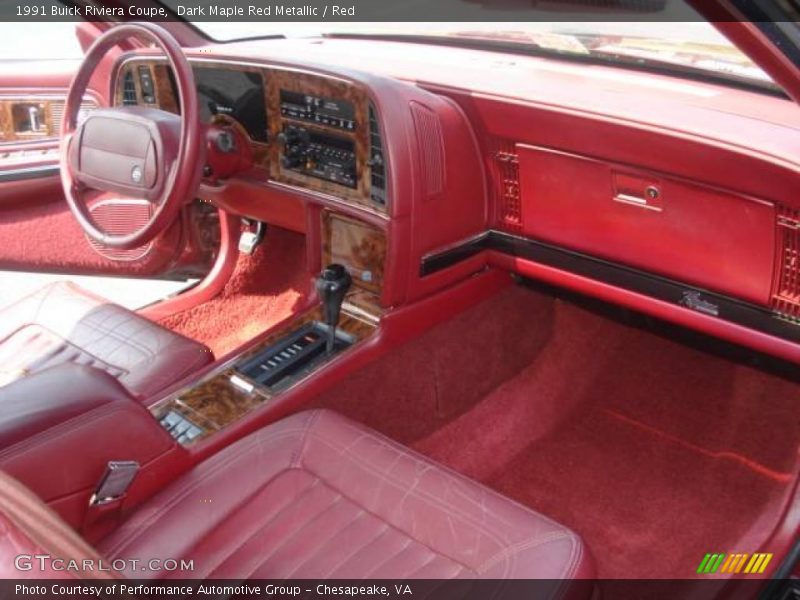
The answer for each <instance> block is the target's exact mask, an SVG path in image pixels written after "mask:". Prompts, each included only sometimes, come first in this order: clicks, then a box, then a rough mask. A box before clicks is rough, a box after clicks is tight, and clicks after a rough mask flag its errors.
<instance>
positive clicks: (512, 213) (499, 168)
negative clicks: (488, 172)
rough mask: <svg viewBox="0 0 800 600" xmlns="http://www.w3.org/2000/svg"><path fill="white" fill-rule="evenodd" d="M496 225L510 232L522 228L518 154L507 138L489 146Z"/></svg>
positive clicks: (495, 141)
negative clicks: (493, 183) (493, 184)
mask: <svg viewBox="0 0 800 600" xmlns="http://www.w3.org/2000/svg"><path fill="white" fill-rule="evenodd" d="M491 156H492V159H493V161H492V168H493V171H494V173H493V179H494V181H495V202H496V206H497V221H498V223H497V226H498V227H499V228H500V229H503V230H505V231H509V232H512V233H518V232H519V231H521V230H522V205H521V203H520V196H519V155H517V150H516V148H515V147H514V143H513V142H511V141H509V140H504V139H498V140H494V141H493V143H492V148H491Z"/></svg>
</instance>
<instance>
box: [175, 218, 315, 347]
mask: <svg viewBox="0 0 800 600" xmlns="http://www.w3.org/2000/svg"><path fill="white" fill-rule="evenodd" d="M308 281H309V279H308V274H307V272H306V263H305V238H304V236H302V235H300V234H298V233H294V232H291V231H287V230H285V229H279V228H277V227H271V228H270V229H269V231H268V233H267V236H266V238H265V240H264V243H262V244H261V245H260V246H258V247H257V248H256V250H255V252H254V253H253V254H252V255H247V254H242V255H240V257H239V261H238V263H237V265H236V270H235V271H234V274H233V276H232V277H231V279H230V281H228V284H227V285H226V286H225V289H224V290H223V291H222V293H221V294H220V295H219V296H217V297H216V298H214V299H212V300H210V301H209V302H206V303H204V304H201V305H200V306H196V307H194V308H191V309H189V310H186V311H183V312H180V313H176V314H174V315H170V316H169V317H167V318H165V319H163V320H162V321H161V324H162V325H164V326H165V327H167V328H169V329H172V330H173V331H176V332H178V333H181V334H183V335H185V336H187V337H190V338H192V339H195V340H197V341H199V342H202V343H204V344H206V345H207V346H208V347H209V348H211V350H212V352H214V355H215V356H217V357H221V356H223V355H225V354H227V353H228V352H230V351H231V350H233V349H235V348H236V347H237V346H240V345H241V344H243V343H244V342H247V341H248V340H251V339H252V338H253V337H255V336H256V335H258V334H259V333H261V332H263V331H265V330H266V329H268V328H269V327H271V326H272V325H274V324H276V323H278V322H279V321H281V320H283V319H285V318H286V317H288V316H289V315H290V314H292V312H293V311H294V310H295V309H296V308H297V306H298V305H299V304H301V303H302V301H303V298H304V297H305V295H306V293H307V291H308Z"/></svg>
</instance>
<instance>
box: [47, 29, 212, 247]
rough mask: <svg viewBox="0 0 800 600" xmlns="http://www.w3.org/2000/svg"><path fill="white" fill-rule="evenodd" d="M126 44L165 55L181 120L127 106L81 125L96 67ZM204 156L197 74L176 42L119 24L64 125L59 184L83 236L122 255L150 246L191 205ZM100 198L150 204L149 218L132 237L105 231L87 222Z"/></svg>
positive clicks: (92, 53)
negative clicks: (150, 46)
mask: <svg viewBox="0 0 800 600" xmlns="http://www.w3.org/2000/svg"><path fill="white" fill-rule="evenodd" d="M130 37H139V38H145V39H147V40H149V41H152V42H154V43H155V44H156V45H157V46H158V47H159V48H160V49H161V50H162V51H163V52H164V54H165V55H166V57H167V60H168V62H169V65H170V67H171V68H172V72H173V73H174V75H175V83H176V87H177V88H178V99H179V101H180V107H181V114H180V116H178V115H175V114H172V113H168V112H166V111H163V110H158V109H154V108H145V107H141V106H125V107H117V108H103V109H97V110H94V111H92V112H91V113H89V116H88V117H87V118H86V119H85V120H84V121H83V123H81V124H80V125H78V112H79V110H80V105H81V100H82V99H83V96H84V94H85V92H86V87H87V86H88V84H89V80H90V79H91V77H92V74H93V73H94V71H95V69H96V68H97V65H98V64H99V63H100V61H101V60H102V58H103V57H104V56H105V54H106V53H107V52H108V51H109V50H110V49H111V48H113V47H114V46H116V45H117V44H119V43H120V42H121V41H124V40H126V39H128V38H130ZM204 153H205V143H204V131H203V128H202V125H201V123H200V118H199V111H198V108H197V92H196V88H195V83H194V75H193V74H192V69H191V67H190V66H189V63H188V61H187V60H186V57H185V56H184V54H183V51H182V50H181V47H180V45H179V44H178V42H176V41H175V38H173V37H172V36H171V35H170V34H169V33H168V32H167V31H166V30H164V29H163V28H161V27H159V26H157V25H153V24H150V23H126V24H122V25H117V26H115V27H113V28H112V29H110V30H109V31H107V32H106V33H105V34H103V35H102V36H101V37H100V38H98V39H97V41H95V43H94V44H93V45H92V47H91V48H89V51H88V52H87V53H86V57H85V58H84V60H83V63H82V64H81V66H80V69H79V70H78V73H77V74H76V75H75V78H74V79H73V80H72V85H71V86H70V90H69V95H68V96H67V101H66V106H65V108H64V118H63V121H62V125H61V183H62V185H63V187H64V195H65V196H66V199H67V203H68V204H69V207H70V209H71V210H72V213H73V214H74V215H75V218H76V219H77V220H78V223H79V224H80V226H81V227H82V228H83V230H84V231H85V232H86V234H87V235H88V236H89V237H90V238H92V239H93V240H95V241H97V242H99V243H101V244H104V245H106V246H109V247H112V248H121V249H131V248H136V247H138V246H142V245H144V244H146V243H148V242H149V241H151V240H153V239H154V238H155V237H157V236H158V235H159V234H160V233H162V232H164V231H165V230H166V229H167V228H168V227H169V226H170V225H171V224H172V223H173V222H174V221H175V219H176V218H177V217H178V214H179V212H180V210H181V207H182V206H183V205H184V204H185V203H187V202H191V201H192V200H193V199H194V197H195V194H196V193H197V189H198V187H199V185H200V178H201V175H202V170H203V164H204ZM104 192H107V193H113V194H119V195H121V196H123V197H128V198H138V199H142V198H143V199H145V200H147V201H148V202H149V203H150V204H151V207H150V208H151V210H150V218H149V219H148V221H147V222H146V223H145V224H144V225H142V227H140V228H139V229H138V230H136V231H133V232H131V233H126V234H123V235H120V234H114V233H109V232H108V231H105V230H103V228H101V227H100V226H98V225H97V223H96V222H95V221H94V219H93V218H92V215H91V212H90V210H89V202H90V200H91V199H92V197H95V198H96V197H97V196H98V195H99V194H101V193H104Z"/></svg>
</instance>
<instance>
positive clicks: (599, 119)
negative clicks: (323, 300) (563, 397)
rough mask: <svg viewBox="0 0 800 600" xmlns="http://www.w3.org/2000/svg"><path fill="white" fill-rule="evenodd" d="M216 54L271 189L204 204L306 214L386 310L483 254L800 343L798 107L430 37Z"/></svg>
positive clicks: (233, 186)
mask: <svg viewBox="0 0 800 600" xmlns="http://www.w3.org/2000/svg"><path fill="white" fill-rule="evenodd" d="M217 51H218V49H214V48H202V49H198V50H196V51H193V52H194V54H193V55H192V56H190V57H189V59H190V63H191V64H192V65H193V67H194V68H195V76H196V80H197V88H198V94H199V98H200V100H201V104H202V105H203V110H204V118H205V119H207V120H208V121H209V122H211V123H230V124H232V125H234V126H236V127H238V128H241V131H242V132H243V134H244V135H245V136H246V138H247V143H248V145H249V147H250V149H251V152H252V156H253V170H254V173H255V174H254V176H253V177H251V178H250V179H252V180H254V181H256V183H257V184H258V185H257V186H256V187H257V189H256V187H253V186H250V187H246V186H245V185H244V184H242V183H241V181H237V182H233V181H232V182H230V183H229V184H228V185H227V188H226V190H225V195H224V197H223V194H218V195H216V196H214V195H213V194H212V195H210V196H209V197H208V200H209V201H211V202H213V203H214V204H216V205H217V206H220V207H222V208H225V209H226V210H230V211H231V212H233V213H234V214H239V215H243V216H251V217H254V216H256V215H255V213H256V212H257V211H260V210H261V209H263V208H264V207H267V206H269V207H270V211H271V212H270V213H269V215H268V216H269V217H271V218H272V219H270V218H265V219H263V220H265V221H268V222H271V223H274V224H277V225H279V226H282V221H281V220H276V219H279V218H280V217H282V216H283V215H284V213H285V212H286V211H287V210H291V208H290V207H292V206H295V205H300V206H301V209H302V211H304V212H303V214H302V217H299V218H302V219H305V220H306V221H305V222H306V223H307V225H308V226H307V228H306V229H305V230H304V231H305V232H306V233H307V235H308V237H309V240H310V242H311V243H312V244H315V245H316V246H317V248H315V250H317V249H318V246H320V245H324V246H325V247H326V248H327V249H328V250H329V254H330V255H331V256H335V257H337V258H338V257H340V256H344V257H345V258H347V259H348V260H349V263H348V264H349V265H350V266H351V267H353V270H354V272H357V273H362V274H363V275H362V276H363V277H365V280H364V281H363V282H362V283H363V284H364V285H363V286H362V287H364V289H367V288H368V286H367V285H366V283H367V282H368V280H370V279H372V280H374V281H376V282H378V284H379V285H377V286H373V288H374V289H375V293H377V294H379V295H380V298H381V300H380V303H381V305H382V306H383V307H385V308H386V307H394V306H401V305H403V304H405V303H408V302H411V301H415V300H420V299H423V298H425V297H426V296H430V295H432V294H433V293H435V292H437V291H439V290H441V289H444V288H445V287H447V286H448V285H453V284H454V283H456V282H459V281H463V280H465V278H467V277H469V276H470V275H472V274H474V273H476V272H478V271H480V270H481V269H485V268H486V267H487V266H488V267H491V268H499V269H502V270H508V271H512V272H516V273H520V274H523V275H527V276H530V277H535V278H541V279H544V280H545V281H549V282H551V283H556V284H558V285H566V286H568V287H573V288H574V289H577V290H579V291H584V292H589V293H592V294H596V295H599V296H600V297H602V298H606V299H609V300H611V301H614V302H618V303H626V305H628V306H631V307H634V308H638V309H642V310H646V311H649V312H651V313H652V314H656V315H658V316H661V317H664V318H670V319H675V320H680V321H679V322H681V323H689V322H691V324H692V326H696V327H697V328H699V329H701V330H703V331H708V332H711V333H714V334H718V333H719V332H718V331H717V329H715V328H719V327H720V323H724V325H725V327H726V329H724V331H725V332H726V334H727V339H731V340H736V341H739V342H740V343H742V342H743V338H744V337H745V335H749V336H751V337H752V336H753V335H757V336H765V337H764V338H761V337H759V338H758V340H757V342H758V343H757V347H759V348H771V351H773V352H774V351H775V350H774V348H772V347H771V346H770V344H768V343H767V342H764V343H763V344H762V340H763V339H769V340H776V339H779V340H781V341H782V342H784V341H785V342H787V343H788V344H794V343H796V342H797V341H798V340H800V329H798V328H797V327H796V325H795V323H796V322H797V320H798V319H800V300H798V298H800V295H798V291H797V290H798V287H799V286H798V285H797V283H796V282H797V281H798V280H800V277H798V272H800V267H798V262H797V260H796V252H797V251H796V249H797V247H798V246H799V245H800V241H798V240H800V233H798V232H800V226H798V225H797V223H798V221H799V220H800V217H798V208H797V201H796V198H795V197H794V196H793V195H792V193H791V190H792V189H795V188H796V185H797V180H798V179H797V178H798V173H800V165H798V164H796V161H790V160H789V159H788V158H787V157H789V156H792V152H791V150H792V148H791V143H792V140H793V139H795V137H794V135H793V134H794V133H795V132H796V131H800V118H798V117H797V116H796V112H793V111H796V106H794V105H793V104H792V103H791V102H789V101H787V100H784V99H779V98H773V97H764V96H761V95H759V94H756V93H754V92H745V91H741V90H733V89H729V88H725V87H723V86H718V85H713V84H708V83H700V82H696V83H689V82H686V81H676V80H675V79H674V78H670V77H666V76H663V77H662V76H658V77H656V76H653V75H651V74H641V75H640V74H632V73H627V72H626V73H624V74H623V73H620V71H619V70H618V69H613V68H602V69H600V68H597V69H591V70H587V69H585V68H583V67H576V66H575V65H568V64H563V65H562V64H556V62H554V61H548V60H544V59H539V58H532V57H525V58H522V57H514V59H513V60H511V59H509V58H508V57H507V56H505V55H500V54H497V53H491V52H477V51H471V50H469V51H468V50H463V49H451V48H437V50H436V52H437V60H436V61H431V60H430V55H429V53H430V49H429V48H427V47H426V46H425V45H418V46H415V45H410V44H399V43H398V44H395V43H382V44H376V43H372V42H367V41H354V40H322V41H320V40H283V41H280V40H279V41H275V42H274V43H273V42H270V45H269V55H268V56H269V57H268V58H267V53H265V52H264V51H263V48H262V47H261V46H259V45H258V44H257V43H255V42H252V43H251V42H242V43H240V44H238V45H234V46H226V47H225V48H224V52H225V54H216V52H217ZM220 51H223V50H220ZM229 53H235V58H231V54H229ZM122 60H123V62H122V63H121V66H120V67H119V68H118V76H117V80H116V84H115V86H116V87H115V88H113V89H114V90H115V93H116V101H117V104H125V103H131V104H140V105H141V104H143V105H146V106H156V107H159V108H162V109H164V110H173V111H175V110H177V104H178V103H177V101H176V99H175V92H174V86H173V84H172V82H171V78H170V75H169V72H168V69H167V67H166V64H165V63H164V62H163V60H161V59H158V58H152V57H150V56H146V55H134V56H130V57H128V58H126V59H125V58H124V59H122ZM455 64H458V65H461V66H463V67H464V68H459V69H454V68H448V67H446V66H443V65H455ZM490 74H491V75H490ZM623 99H624V101H623ZM790 134H791V135H790ZM301 200H302V203H301ZM323 211H335V212H339V213H340V214H338V215H335V214H334V215H331V214H328V215H327V217H325V215H323V214H322V212H323ZM260 214H264V213H260ZM330 217H335V218H330ZM338 217H345V218H344V219H343V218H338ZM348 218H349V219H353V218H355V222H353V221H348V220H347V219H348ZM362 226H366V227H367V229H364V228H363V227H362ZM374 231H379V232H380V233H381V236H378V237H374V236H372V235H371V234H372V233H373V232H374ZM310 256H311V254H310ZM317 256H319V254H317ZM372 256H381V257H384V256H385V261H384V259H383V258H381V261H384V262H381V263H380V264H376V263H375V262H374V261H372V260H371V258H370V257H372ZM687 256H691V257H692V259H691V260H686V257H687ZM318 266H319V264H316V265H315V264H310V265H309V268H310V269H311V270H312V271H313V270H314V269H315V268H316V267H318ZM709 319H712V320H711V321H709ZM728 326H730V327H728ZM736 328H740V329H736ZM742 330H744V331H746V332H747V333H746V334H742V333H741V331H742ZM751 341H752V340H751V339H750V338H747V339H746V340H744V343H748V344H750V343H751ZM753 343H755V342H753ZM770 343H772V342H770ZM781 348H783V346H781ZM785 354H787V355H791V356H795V354H796V350H795V347H794V346H793V345H792V346H791V347H790V346H786V351H785ZM799 360H800V359H799Z"/></svg>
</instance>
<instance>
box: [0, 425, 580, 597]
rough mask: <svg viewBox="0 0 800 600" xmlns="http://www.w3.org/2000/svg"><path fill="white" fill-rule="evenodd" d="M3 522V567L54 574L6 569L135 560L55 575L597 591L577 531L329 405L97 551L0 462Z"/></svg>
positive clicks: (150, 507) (231, 458)
mask: <svg viewBox="0 0 800 600" xmlns="http://www.w3.org/2000/svg"><path fill="white" fill-rule="evenodd" d="M0 532H2V535H0V558H3V559H4V560H0V577H5V578H19V577H33V578H42V577H48V576H54V575H58V573H53V572H51V571H50V570H49V567H48V566H47V565H46V564H45V565H41V566H40V565H39V563H36V562H34V563H33V566H32V569H31V570H28V571H24V572H19V571H16V570H15V569H14V566H13V565H14V560H13V558H14V557H16V556H20V555H28V554H50V555H52V556H55V557H59V558H63V559H65V560H67V561H69V559H74V560H76V561H77V564H79V565H80V564H84V563H83V562H82V560H83V559H86V558H88V559H91V560H93V561H95V562H94V564H95V565H96V564H97V561H98V560H100V559H101V558H102V559H104V564H105V565H110V564H120V563H119V562H116V563H112V562H111V560H112V559H127V562H126V563H125V564H127V565H129V566H130V567H131V568H132V569H135V570H133V571H131V572H128V573H117V572H108V571H98V570H97V569H92V570H90V571H88V572H80V573H76V572H74V571H73V572H61V575H60V576H61V577H64V576H68V577H75V576H77V577H84V578H95V577H101V576H102V577H109V576H118V575H129V576H135V577H138V578H141V577H148V576H149V577H160V576H163V577H164V578H185V579H194V580H197V579H207V578H212V577H213V578H234V579H237V580H242V579H270V580H276V579H285V578H293V579H303V578H306V579H309V578H312V579H325V580H328V579H366V578H370V579H381V578H387V579H395V580H402V579H410V578H416V579H422V578H426V579H437V580H438V579H450V578H471V579H522V578H528V579H547V580H549V583H548V585H550V586H551V587H549V588H548V590H550V591H552V594H548V595H547V597H551V596H552V597H557V598H564V597H569V598H575V599H577V598H588V597H590V596H591V595H592V593H593V591H594V586H593V582H591V581H590V580H589V578H591V577H593V576H594V569H593V562H592V560H591V558H590V556H589V554H588V552H587V550H586V548H585V546H584V544H583V542H582V541H581V539H580V538H579V537H578V536H577V535H576V534H575V533H573V532H572V531H570V530H569V529H567V528H565V527H564V526H562V525H559V524H558V523H556V522H554V521H552V520H550V519H548V518H547V517H544V516H542V515H540V514H537V513H535V512H533V511H531V510H529V509H527V508H525V507H523V506H520V505H519V504H516V503H514V502H512V501H510V500H508V499H507V498H504V497H502V496H500V495H498V494H496V493H495V492H493V491H491V490H489V489H487V488H485V487H483V486H482V485H480V484H478V483H475V482H474V481H471V480H469V479H467V478H465V477H463V476H461V475H459V474H457V473H454V472H451V471H449V470H447V469H445V468H443V467H441V466H439V465H436V464H435V463H433V462H431V461H429V460H428V459H426V458H424V457H422V456H420V455H418V454H416V453H415V452H413V451H410V450H408V449H407V448H404V447H402V446H400V445H398V444H396V443H394V442H392V441H391V440H389V439H387V438H385V437H383V436H381V435H379V434H377V433H375V432H373V431H371V430H369V429H367V428H365V427H363V426H361V425H358V424H356V423H353V422H352V421H349V420H347V419H345V418H343V417H340V416H338V415H337V414H335V413H332V412H329V411H309V412H304V413H299V414H296V415H294V416H292V417H289V418H287V419H284V420H283V421H279V422H278V423H275V424H273V425H271V426H269V427H266V428H265V429H262V430H260V431H258V432H256V433H254V434H252V435H250V436H249V437H246V438H244V439H243V440H241V441H239V442H237V443H235V444H233V445H231V446H229V447H228V448H227V449H225V450H223V451H222V452H220V453H219V454H217V455H215V456H214V457H212V458H210V459H208V460H206V461H205V462H203V463H201V464H200V465H199V466H197V467H195V469H194V470H192V471H190V472H189V473H188V474H186V475H184V476H183V477H181V478H180V479H178V480H177V481H175V482H173V483H171V484H170V485H169V486H167V487H166V488H165V489H164V490H163V491H162V492H161V493H159V494H157V495H156V496H155V497H153V498H152V499H151V500H150V501H148V502H147V503H145V504H144V505H142V506H140V507H138V508H137V509H136V510H135V511H134V513H133V514H132V515H131V516H130V517H129V518H128V520H127V521H126V522H124V523H123V524H122V526H121V527H119V528H118V529H117V530H116V531H114V532H113V533H112V534H111V535H110V536H108V537H107V538H105V539H104V540H103V541H102V542H101V543H100V544H99V545H98V547H97V548H96V549H94V548H90V547H89V546H87V545H86V543H85V542H83V540H81V539H79V538H78V536H77V534H76V533H75V532H73V531H71V530H69V528H68V527H67V526H66V525H65V524H64V523H63V522H62V521H61V520H60V519H59V518H58V517H57V516H56V515H55V514H54V513H53V512H52V511H50V510H49V509H48V508H47V507H46V506H45V505H44V504H42V502H41V501H40V500H38V499H37V498H35V497H34V496H33V495H32V494H31V493H30V492H28V491H27V490H25V489H24V488H23V487H22V486H21V485H20V484H19V483H17V482H16V481H14V480H13V479H11V478H10V477H8V476H7V475H5V474H2V473H0ZM6 559H7V560H6ZM131 559H139V560H140V561H141V562H138V563H135V564H134V563H133V562H132V561H131ZM158 559H161V560H162V561H165V560H168V559H171V560H176V561H180V560H181V559H183V560H186V561H189V560H191V561H193V562H194V570H192V571H190V572H186V571H183V572H181V571H163V572H149V571H142V570H141V568H140V567H138V566H136V565H142V564H150V561H151V560H158ZM40 569H43V570H40ZM537 596H538V597H544V596H543V594H541V593H538V594H537ZM493 597H497V596H496V595H494V596H493ZM516 597H519V595H518V594H517V595H516Z"/></svg>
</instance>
